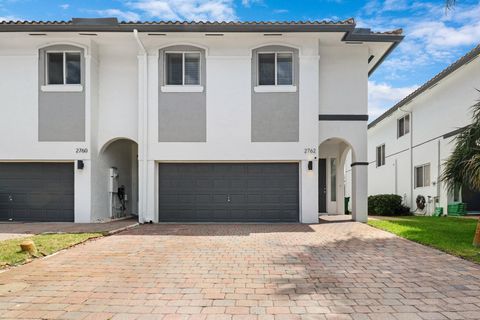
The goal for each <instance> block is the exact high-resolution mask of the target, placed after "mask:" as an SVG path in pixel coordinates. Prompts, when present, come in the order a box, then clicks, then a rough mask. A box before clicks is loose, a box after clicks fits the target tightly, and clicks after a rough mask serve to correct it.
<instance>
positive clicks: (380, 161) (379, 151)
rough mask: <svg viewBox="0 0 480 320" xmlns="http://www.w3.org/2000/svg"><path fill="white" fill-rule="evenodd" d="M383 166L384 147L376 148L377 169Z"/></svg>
mask: <svg viewBox="0 0 480 320" xmlns="http://www.w3.org/2000/svg"><path fill="white" fill-rule="evenodd" d="M383 165H385V145H384V144H382V145H381V146H378V147H377V167H381V166H383Z"/></svg>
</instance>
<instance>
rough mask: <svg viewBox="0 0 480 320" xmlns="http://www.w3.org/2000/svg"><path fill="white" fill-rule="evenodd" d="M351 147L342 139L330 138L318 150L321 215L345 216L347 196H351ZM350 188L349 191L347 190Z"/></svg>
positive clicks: (319, 206) (319, 207)
mask: <svg viewBox="0 0 480 320" xmlns="http://www.w3.org/2000/svg"><path fill="white" fill-rule="evenodd" d="M352 154H353V149H352V147H351V145H350V144H349V143H348V142H347V141H345V140H343V139H341V138H329V139H326V140H325V141H323V142H322V143H321V144H320V146H319V148H318V211H319V214H320V215H322V214H337V215H343V214H345V213H346V210H345V196H351V194H352V192H351V183H348V179H346V177H347V173H348V169H349V168H347V167H346V164H347V163H351V160H350V159H351V157H350V159H349V157H348V155H352ZM347 188H350V189H349V190H346V189H347Z"/></svg>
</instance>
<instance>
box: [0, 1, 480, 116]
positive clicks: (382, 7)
mask: <svg viewBox="0 0 480 320" xmlns="http://www.w3.org/2000/svg"><path fill="white" fill-rule="evenodd" d="M99 16H116V17H118V18H119V19H120V20H142V21H147V20H148V21H151V20H242V21H251V20H289V21H290V20H323V19H328V20H343V19H347V18H350V17H354V18H355V19H356V21H357V24H358V26H361V27H369V28H372V29H373V30H375V31H385V30H392V29H397V28H403V29H404V32H405V35H406V39H405V40H404V41H403V43H402V44H400V46H399V47H398V49H397V50H396V51H395V52H394V53H393V54H392V55H391V56H390V57H389V58H388V60H386V61H385V62H384V64H383V65H382V66H380V68H378V69H377V71H376V72H375V74H374V75H373V76H372V77H370V82H369V112H370V115H371V117H372V118H375V117H376V116H378V115H379V114H380V113H381V112H382V111H384V110H385V109H387V108H389V107H391V106H392V105H393V104H394V103H395V102H397V101H399V100H400V99H402V98H403V97H404V96H406V95H407V94H408V93H410V92H411V91H413V90H414V89H415V88H417V87H418V86H419V85H421V84H423V83H424V82H425V81H427V80H428V79H430V78H431V77H433V76H434V75H435V74H436V73H438V72H439V71H441V70H442V69H444V68H445V67H446V66H448V65H449V64H450V63H452V62H453V61H455V60H456V59H458V58H459V57H460V56H462V55H463V54H465V53H466V52H468V51H469V50H471V49H472V48H473V47H475V46H476V45H478V44H479V43H480V0H458V1H457V6H456V7H455V9H453V10H451V11H448V12H446V10H445V7H444V1H443V0H431V1H428V0H427V1H420V0H367V1H358V0H356V1H349V0H296V1H292V0H96V1H88V0H83V1H82V0H0V20H69V19H70V18H72V17H99Z"/></svg>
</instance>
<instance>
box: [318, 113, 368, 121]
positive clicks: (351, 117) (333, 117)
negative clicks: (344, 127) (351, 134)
mask: <svg viewBox="0 0 480 320" xmlns="http://www.w3.org/2000/svg"><path fill="white" fill-rule="evenodd" d="M318 120H319V121H368V114H320V115H318Z"/></svg>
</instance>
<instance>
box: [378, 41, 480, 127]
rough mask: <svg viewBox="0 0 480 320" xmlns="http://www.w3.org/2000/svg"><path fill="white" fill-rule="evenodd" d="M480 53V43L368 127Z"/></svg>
mask: <svg viewBox="0 0 480 320" xmlns="http://www.w3.org/2000/svg"><path fill="white" fill-rule="evenodd" d="M479 55H480V45H478V46H476V47H475V48H473V49H472V50H470V51H469V52H468V53H467V54H465V55H464V56H463V57H461V58H460V59H458V60H457V61H455V62H454V63H452V64H450V65H449V66H448V67H446V68H445V69H443V70H442V71H441V72H440V73H438V74H437V75H435V76H434V77H433V78H432V79H430V80H428V81H427V82H425V83H424V84H423V85H422V86H421V87H419V88H418V89H417V90H415V91H414V92H412V93H411V94H409V95H408V96H406V97H405V98H403V99H402V100H401V101H400V102H398V103H397V104H395V105H394V106H393V107H391V108H390V109H388V110H387V111H385V112H384V113H383V114H381V115H380V116H379V117H378V118H376V119H375V120H373V121H372V122H371V123H370V124H369V125H368V129H371V128H373V127H374V126H376V125H377V124H378V123H380V122H381V121H382V120H383V119H385V118H387V117H388V116H390V115H391V114H393V113H394V112H395V111H397V110H398V109H399V108H401V107H403V106H405V105H407V104H408V103H410V102H411V101H413V100H414V99H415V98H416V97H418V96H419V95H421V94H423V93H424V92H425V91H427V90H428V89H429V88H431V87H432V86H434V85H435V84H437V83H439V82H440V81H442V80H443V79H445V78H446V77H448V76H449V75H450V74H452V73H454V72H455V71H457V70H458V69H460V68H461V67H462V66H464V65H466V64H468V63H470V62H471V61H473V60H474V59H476V58H477V57H478V56H479Z"/></svg>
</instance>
